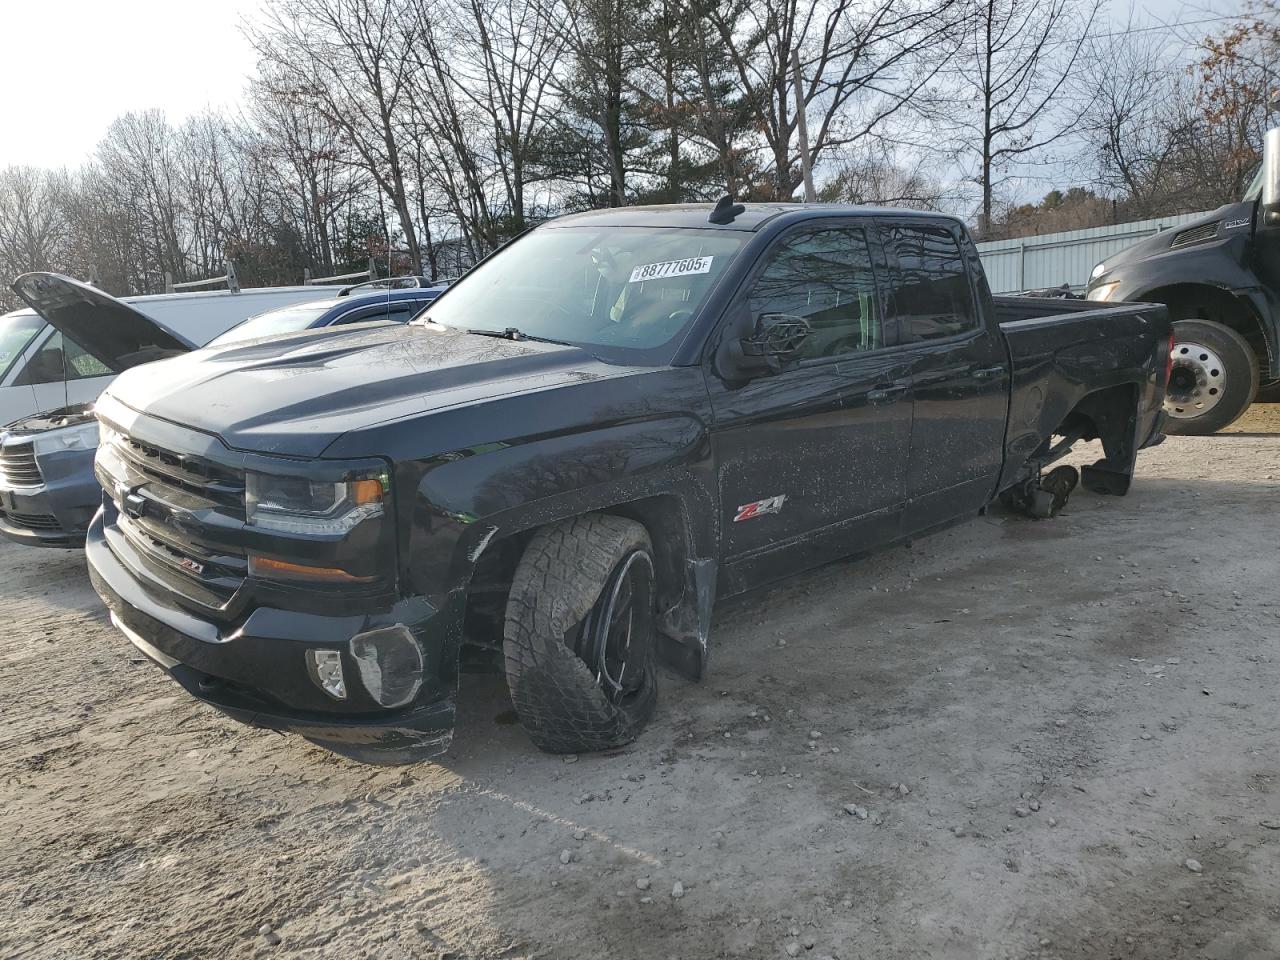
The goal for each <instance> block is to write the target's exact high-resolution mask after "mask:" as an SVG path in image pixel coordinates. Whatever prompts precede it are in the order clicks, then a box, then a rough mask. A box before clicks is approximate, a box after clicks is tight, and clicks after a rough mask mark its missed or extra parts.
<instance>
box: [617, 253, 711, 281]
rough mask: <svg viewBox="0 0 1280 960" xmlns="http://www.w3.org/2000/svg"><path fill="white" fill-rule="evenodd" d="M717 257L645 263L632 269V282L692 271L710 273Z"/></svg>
mask: <svg viewBox="0 0 1280 960" xmlns="http://www.w3.org/2000/svg"><path fill="white" fill-rule="evenodd" d="M713 260H715V257H687V258H686V259H684V260H667V261H665V262H663V263H644V264H641V265H640V266H638V267H636V268H635V269H634V270H632V271H631V280H630V281H629V282H631V283H640V282H642V281H644V280H666V279H667V278H668V277H685V276H688V275H689V274H691V273H710V272H711V262H712V261H713Z"/></svg>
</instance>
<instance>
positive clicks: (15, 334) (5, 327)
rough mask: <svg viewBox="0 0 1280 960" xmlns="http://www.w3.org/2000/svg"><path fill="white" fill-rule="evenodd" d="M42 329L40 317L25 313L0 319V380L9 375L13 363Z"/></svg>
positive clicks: (21, 312) (42, 321)
mask: <svg viewBox="0 0 1280 960" xmlns="http://www.w3.org/2000/svg"><path fill="white" fill-rule="evenodd" d="M43 327H44V320H43V319H42V318H41V317H39V316H37V315H36V314H34V313H28V312H26V311H18V312H17V313H10V314H6V315H5V316H3V317H0V380H3V379H4V378H5V377H6V376H8V375H9V371H10V369H12V367H13V364H14V362H15V361H17V359H18V357H20V356H21V355H22V351H23V350H25V349H27V347H28V346H29V345H30V343H31V341H32V340H34V339H35V335H36V334H37V333H39V332H40V330H41V328H43Z"/></svg>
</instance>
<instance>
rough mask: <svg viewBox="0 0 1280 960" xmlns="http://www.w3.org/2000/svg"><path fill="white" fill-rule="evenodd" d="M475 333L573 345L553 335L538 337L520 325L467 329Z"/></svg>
mask: <svg viewBox="0 0 1280 960" xmlns="http://www.w3.org/2000/svg"><path fill="white" fill-rule="evenodd" d="M466 332H467V333H474V334H475V335H476V336H479V337H497V338H498V339H500V340H535V341H537V342H538V343H558V344H560V345H561V346H563V347H568V346H572V344H570V343H569V342H568V341H567V340H554V339H552V338H551V337H537V336H534V335H533V334H532V333H525V332H524V331H523V330H521V329H519V328H518V327H507V328H506V329H504V330H486V329H483V328H481V327H474V328H471V329H469V330H467V331H466Z"/></svg>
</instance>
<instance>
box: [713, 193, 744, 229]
mask: <svg viewBox="0 0 1280 960" xmlns="http://www.w3.org/2000/svg"><path fill="white" fill-rule="evenodd" d="M746 212H747V208H746V207H744V206H743V205H742V204H740V203H734V202H733V194H731V193H726V194H725V195H724V196H723V197H721V198H720V202H719V203H717V204H716V208H715V209H714V210H712V211H711V216H709V217H707V219H708V220H709V221H710V222H712V223H721V224H724V223H733V221H734V220H735V219H736V218H737V216H738V214H740V213H746Z"/></svg>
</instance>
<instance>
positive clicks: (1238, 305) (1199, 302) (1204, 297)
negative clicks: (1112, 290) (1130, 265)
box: [1132, 283, 1280, 373]
mask: <svg viewBox="0 0 1280 960" xmlns="http://www.w3.org/2000/svg"><path fill="white" fill-rule="evenodd" d="M1132 299H1134V300H1140V301H1144V302H1149V303H1163V304H1164V305H1165V306H1167V307H1168V308H1169V318H1170V319H1171V320H1174V321H1177V320H1193V319H1196V320H1209V321H1212V322H1216V323H1221V324H1222V325H1223V326H1225V327H1230V328H1231V329H1232V330H1234V331H1236V333H1238V334H1240V335H1241V336H1242V337H1244V338H1245V340H1246V341H1247V342H1248V344H1249V346H1250V348H1251V349H1252V350H1253V352H1254V355H1255V356H1256V357H1257V358H1258V365H1259V366H1260V367H1261V368H1262V369H1264V370H1271V371H1272V372H1273V373H1274V372H1275V371H1276V369H1277V365H1278V364H1280V346H1278V345H1277V344H1276V342H1275V331H1274V330H1273V329H1272V327H1271V325H1270V324H1268V323H1266V322H1265V321H1264V316H1265V313H1264V311H1265V312H1267V313H1269V311H1270V307H1269V305H1267V304H1266V302H1265V300H1264V299H1261V298H1260V295H1258V296H1255V295H1254V294H1252V293H1250V292H1249V291H1239V292H1238V291H1234V290H1229V289H1227V288H1225V287H1220V286H1216V285H1214V284H1209V283H1169V284H1164V285H1162V286H1158V287H1153V288H1151V289H1150V290H1148V291H1146V292H1145V293H1142V294H1138V295H1135V296H1134V297H1133V298H1132Z"/></svg>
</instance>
